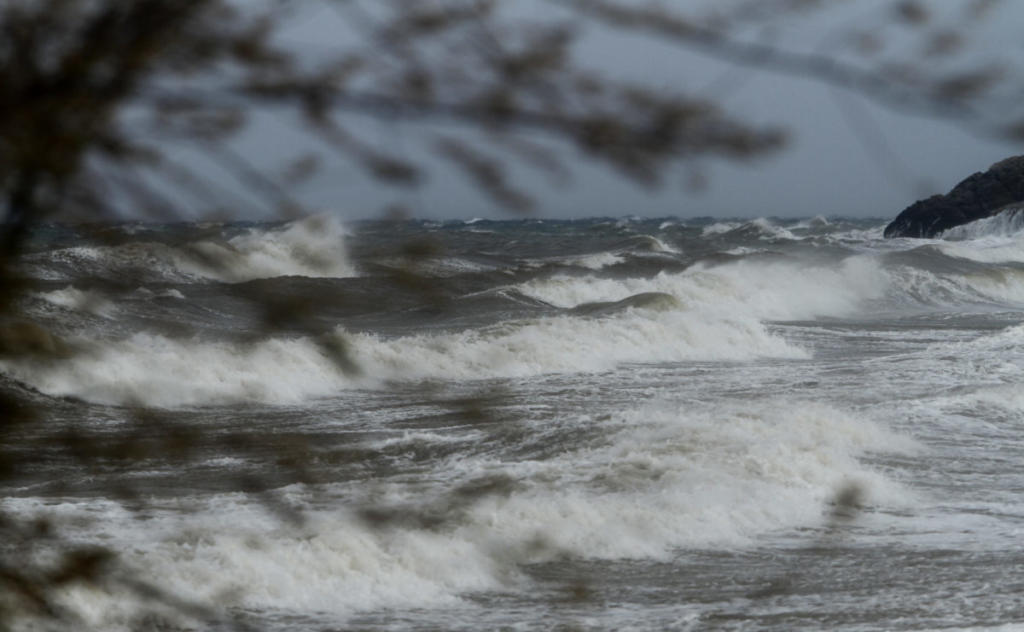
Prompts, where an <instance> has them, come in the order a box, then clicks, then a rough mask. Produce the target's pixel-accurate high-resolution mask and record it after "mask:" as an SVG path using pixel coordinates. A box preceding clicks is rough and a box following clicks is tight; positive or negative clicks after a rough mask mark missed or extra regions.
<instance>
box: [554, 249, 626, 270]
mask: <svg viewBox="0 0 1024 632" xmlns="http://www.w3.org/2000/svg"><path fill="white" fill-rule="evenodd" d="M623 261H625V259H624V258H623V257H622V255H621V254H617V253H614V252H596V253H594V254H590V255H582V256H579V257H571V258H569V259H567V260H565V262H566V263H567V264H569V265H573V266H579V267H581V268H588V269H590V270H600V269H601V268H606V267H608V266H613V265H615V264H618V263H622V262H623Z"/></svg>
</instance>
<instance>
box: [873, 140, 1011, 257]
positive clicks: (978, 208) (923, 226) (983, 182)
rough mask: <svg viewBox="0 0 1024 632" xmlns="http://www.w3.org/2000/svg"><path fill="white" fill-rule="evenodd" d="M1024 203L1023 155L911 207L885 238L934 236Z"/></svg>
mask: <svg viewBox="0 0 1024 632" xmlns="http://www.w3.org/2000/svg"><path fill="white" fill-rule="evenodd" d="M1022 203H1024V156H1014V157H1012V158H1007V159H1006V160H1002V161H1000V162H997V163H996V164H994V165H992V166H991V167H989V169H988V171H985V172H984V173H975V174H974V175H972V176H970V177H969V178H967V179H966V180H963V181H962V182H960V184H958V185H956V186H955V187H953V190H952V191H950V192H949V193H947V194H946V195H933V196H932V197H930V198H928V199H926V200H919V201H917V202H914V203H913V204H911V205H910V206H908V207H907V208H906V209H905V210H904V211H903V212H902V213H900V214H899V215H897V216H896V219H894V220H893V221H892V223H891V224H889V225H888V226H886V227H885V236H886V237H935V236H937V235H938V234H939V233H941V232H942V231H944V230H947V229H950V228H953V227H954V226H959V225H961V224H966V223H968V222H973V221H975V220H979V219H984V218H986V217H991V216H993V215H995V214H997V213H999V212H1001V211H1003V210H1004V209H1006V208H1007V207H1011V208H1017V207H1019V206H1020V205H1021V204H1022Z"/></svg>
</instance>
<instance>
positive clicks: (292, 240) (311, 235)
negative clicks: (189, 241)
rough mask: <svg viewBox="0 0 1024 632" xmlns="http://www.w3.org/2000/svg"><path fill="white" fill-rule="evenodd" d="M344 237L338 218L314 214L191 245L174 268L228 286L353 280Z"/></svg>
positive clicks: (176, 260)
mask: <svg viewBox="0 0 1024 632" xmlns="http://www.w3.org/2000/svg"><path fill="white" fill-rule="evenodd" d="M345 234H346V233H345V229H344V227H343V226H342V224H341V222H340V221H338V220H337V219H336V218H334V217H332V216H328V215H318V216H313V217H309V218H306V219H303V220H298V221H294V222H291V223H289V224H287V225H285V226H284V227H282V228H280V229H276V230H263V229H250V230H249V231H247V232H246V233H244V234H242V235H239V236H237V237H233V238H231V239H229V240H227V241H226V242H213V241H203V242H198V243H196V244H194V245H193V246H192V248H193V250H194V253H188V254H185V255H178V256H176V257H175V261H174V264H175V266H176V267H177V268H178V269H179V270H181V271H183V272H185V273H187V274H192V275H195V276H199V277H207V278H213V279H217V280H221V281H228V282H237V281H248V280H251V279H261V278H270V277H277V276H307V277H350V276H357V274H356V271H355V268H354V267H353V266H352V264H351V263H350V262H349V260H348V252H347V250H346V248H345V243H344V238H345ZM196 254H198V255H199V256H196Z"/></svg>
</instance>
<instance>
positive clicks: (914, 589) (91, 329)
mask: <svg viewBox="0 0 1024 632" xmlns="http://www.w3.org/2000/svg"><path fill="white" fill-rule="evenodd" d="M1011 224H1012V225H1011ZM882 226H883V222H882V221H880V220H879V221H873V220H867V221H865V220H842V219H834V220H824V219H821V218H815V219H812V220H804V221H780V220H755V221H732V222H718V223H715V222H713V221H711V220H706V221H697V220H689V221H688V220H675V219H661V220H640V219H587V220H576V221H546V220H520V221H483V220H477V221H470V222H461V221H459V222H443V223H442V222H422V221H418V222H403V223H362V224H355V225H351V226H347V227H343V226H341V225H340V224H338V223H337V222H335V221H332V220H330V219H327V218H323V217H320V218H310V219H306V220H302V221H296V222H292V223H287V224H276V225H242V224H232V225H174V226H150V225H128V226H119V227H113V228H109V229H104V230H105V232H104V234H103V235H101V236H97V235H96V233H95V232H84V231H72V230H70V229H66V228H59V227H50V228H48V229H47V230H45V231H41V232H40V234H39V235H38V236H37V237H36V239H35V241H34V243H33V246H32V248H31V249H30V251H29V252H28V253H27V254H26V255H25V256H24V257H23V267H24V270H25V272H26V273H27V274H28V275H29V276H30V277H32V278H33V279H35V281H34V283H33V290H32V291H31V292H30V293H29V295H28V296H27V297H25V299H24V301H23V303H24V308H25V310H27V311H28V313H30V314H31V315H32V317H33V319H34V320H36V321H37V322H40V323H43V324H44V325H45V326H46V327H48V328H49V329H51V330H53V331H55V332H57V333H58V334H59V335H60V336H61V337H62V339H63V340H64V341H65V342H66V344H67V347H68V349H69V352H68V353H67V354H66V357H64V358H62V359H58V360H40V359H3V360H0V372H2V374H3V375H4V376H5V377H4V378H3V380H4V381H5V388H7V389H15V390H18V391H20V392H22V393H23V394H24V395H25V396H26V397H31V398H32V399H33V401H35V402H36V404H37V405H38V406H40V407H42V408H44V409H45V410H46V411H47V415H48V416H49V418H50V419H52V424H54V426H59V427H61V428H67V427H68V425H69V424H71V425H76V427H78V428H79V429H80V430H81V431H82V432H85V431H88V432H94V433H100V434H102V433H109V434H110V435H111V436H116V435H117V433H118V432H119V429H125V428H134V426H133V425H132V424H133V423H134V422H133V419H134V418H135V417H137V416H138V414H139V411H140V410H144V411H155V412H154V413H153V414H155V415H159V419H160V420H161V421H160V424H161V425H160V429H161V430H160V431H161V432H168V431H173V429H174V428H175V426H176V424H180V425H182V426H187V427H188V428H190V429H191V431H194V432H197V433H198V434H197V439H196V441H197V442H198V447H196V446H193V448H194V449H192V451H191V452H190V455H189V458H188V459H187V460H185V459H178V458H172V457H171V456H168V455H155V456H151V457H150V458H147V459H143V460H141V461H138V462H137V463H136V464H135V465H134V466H133V467H131V468H117V467H112V466H111V467H107V466H94V467H88V466H87V465H84V464H82V463H77V462H73V461H71V462H69V461H68V460H67V459H60V458H56V457H54V458H53V459H51V460H47V459H45V458H44V459H41V460H40V462H39V464H38V467H37V468H35V469H33V471H30V472H21V473H18V476H16V477H15V479H14V481H13V483H12V485H11V486H9V487H8V489H6V490H4V492H5V493H4V496H5V497H6V499H5V500H4V501H3V503H4V509H5V510H6V511H9V512H17V513H18V514H19V515H34V514H40V515H45V516H49V517H51V518H53V519H55V520H57V521H58V523H59V524H61V525H62V528H63V529H64V530H65V531H66V532H68V533H70V534H71V536H70V537H71V538H72V539H73V540H74V541H78V542H97V543H100V544H103V545H104V546H110V547H113V548H115V549H116V550H117V551H118V552H119V553H120V555H121V557H122V561H123V563H124V564H125V565H126V566H127V567H128V568H131V569H134V570H135V571H137V572H138V573H139V574H140V575H141V576H143V577H146V578H149V579H150V580H151V581H154V582H157V583H159V585H160V586H161V587H163V588H164V589H166V590H167V591H168V592H169V593H171V594H174V595H176V596H177V597H179V598H181V599H183V600H188V601H196V602H200V603H204V604H208V605H212V606H213V607H214V609H215V610H217V611H221V612H223V613H224V614H225V616H228V615H230V616H231V617H235V618H237V619H239V620H242V621H245V622H248V623H251V624H253V625H255V626H256V627H259V628H261V629H271V630H289V631H290V630H338V629H359V630H392V629H393V630H437V629H456V630H485V629H495V630H497V629H509V630H549V629H556V628H564V629H599V630H628V629H635V630H669V629H671V630H703V629H721V630H749V629H758V630H761V629H765V630H793V629H814V630H818V629H829V630H904V629H905V630H921V629H1000V630H1002V629H1016V628H1015V627H1014V625H1015V624H1017V623H1020V622H1024V568H1022V567H1021V562H1022V561H1024V547H1022V546H1021V535H1022V529H1024V510H1022V507H1024V504H1022V500H1024V469H1022V468H1021V463H1022V462H1024V388H1022V384H1024V324H1022V321H1024V319H1022V317H1021V308H1022V306H1024V234H1022V233H1019V232H1017V231H1018V229H1019V228H1020V226H1019V222H1018V223H1012V222H1011V223H1009V224H1008V223H1006V222H1003V223H1002V224H998V225H997V224H991V223H990V224H986V225H983V224H978V225H976V226H973V227H966V228H962V229H959V230H958V232H957V233H956V234H955V235H949V236H948V237H949V238H948V239H943V240H883V239H882V238H881V230H882ZM275 309H276V310H277V312H284V313H287V314H288V317H285V318H277V319H276V320H274V319H273V318H270V317H268V316H267V315H268V314H271V315H273V314H274V313H277V312H275V311H274V310H275ZM268 323H274V324H273V326H268ZM339 350H340V351H339ZM335 352H337V353H335ZM26 432H35V433H45V432H46V431H45V429H34V430H31V431H28V430H26ZM223 436H240V437H244V438H245V440H246V441H247V442H248V443H247V449H246V450H240V451H237V452H236V451H232V450H228V449H222V446H224V445H225V444H224V443H223V442H218V441H216V440H215V438H216V437H223ZM295 445H301V446H303V447H302V448H301V450H298V451H296V449H295V448H294V446H295ZM295 454H299V455H301V458H302V460H303V462H302V463H301V464H299V465H300V467H294V464H292V465H290V466H288V467H284V466H282V465H281V461H282V458H281V457H282V455H285V456H294V455H295ZM297 472H301V475H299V474H298V473H297ZM253 480H256V481H260V485H252V484H242V483H240V481H250V482H251V481H253ZM125 486H128V487H130V488H131V489H133V490H134V494H135V495H133V496H132V497H131V500H129V499H126V498H125V497H124V496H123V495H122V494H120V493H117V494H115V493H113V491H112V490H117V489H121V488H122V487H125ZM268 498H272V499H273V500H268ZM282 506H285V507H287V508H288V511H289V512H295V513H296V514H298V515H301V517H302V518H303V519H302V520H301V521H295V520H292V519H291V518H289V517H288V516H283V515H282V511H281V507H282ZM292 517H294V516H292ZM61 599H62V602H63V603H64V604H65V605H66V606H67V607H69V608H72V609H73V610H74V611H75V612H77V613H78V616H80V617H81V618H82V622H83V625H85V624H89V625H92V626H93V627H95V628H96V629H104V630H105V629H117V628H118V627H127V626H131V625H134V623H133V622H134V621H136V620H135V619H134V618H133V617H134V610H135V608H137V607H138V604H137V603H136V600H135V599H133V598H132V596H131V595H125V594H121V593H120V592H118V591H117V590H115V589H113V588H111V589H109V590H105V589H103V588H97V587H92V588H85V587H76V588H69V589H68V590H67V592H66V594H64V595H62V597H61ZM180 625H181V626H182V627H183V628H185V629H190V628H192V627H194V628H198V629H208V628H210V627H217V624H216V623H211V622H209V621H196V620H190V619H189V618H188V617H187V616H186V617H184V618H183V619H182V620H181V623H180Z"/></svg>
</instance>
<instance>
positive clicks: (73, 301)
mask: <svg viewBox="0 0 1024 632" xmlns="http://www.w3.org/2000/svg"><path fill="white" fill-rule="evenodd" d="M35 296H36V297H38V298H41V299H43V300H44V301H46V302H47V303H50V304H52V305H57V306H58V307H63V308H65V309H71V310H76V311H81V312H89V313H90V314H95V315H97V316H102V317H104V318H112V317H113V316H114V314H115V312H116V309H115V307H114V304H113V303H111V302H110V301H109V300H107V298H106V297H104V296H103V295H102V294H100V293H99V292H95V291H90V290H80V289H78V288H76V287H74V286H71V285H69V286H67V287H65V288H62V289H59V290H53V291H52V292H38V293H36V294H35Z"/></svg>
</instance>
